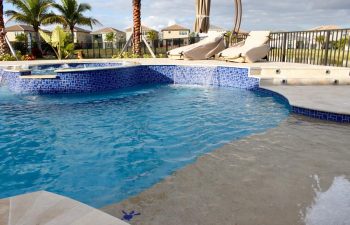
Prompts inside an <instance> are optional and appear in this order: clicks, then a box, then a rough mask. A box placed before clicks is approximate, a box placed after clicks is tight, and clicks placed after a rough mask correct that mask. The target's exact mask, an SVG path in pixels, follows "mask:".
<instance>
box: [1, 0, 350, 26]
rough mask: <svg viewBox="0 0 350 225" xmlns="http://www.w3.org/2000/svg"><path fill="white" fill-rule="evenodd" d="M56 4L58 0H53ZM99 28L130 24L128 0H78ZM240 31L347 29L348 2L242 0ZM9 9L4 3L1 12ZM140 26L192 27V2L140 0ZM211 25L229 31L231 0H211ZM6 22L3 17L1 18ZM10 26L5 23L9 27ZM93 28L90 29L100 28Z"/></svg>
mask: <svg viewBox="0 0 350 225" xmlns="http://www.w3.org/2000/svg"><path fill="white" fill-rule="evenodd" d="M56 1H59V0H56ZM80 2H85V3H89V4H90V5H91V6H92V12H90V13H88V14H87V15H89V16H93V17H95V18H96V19H98V20H99V21H100V22H101V23H102V24H103V26H102V27H114V28H117V29H119V30H124V29H125V28H127V27H129V26H130V25H131V24H132V0H81V1H80ZM242 3H243V20H242V29H243V30H245V31H251V30H272V31H293V30H306V29H311V28H313V27H317V26H320V25H339V26H340V27H343V28H350V0H242ZM7 9H12V6H11V5H9V4H8V3H5V5H4V10H7ZM141 13H142V23H143V24H145V25H147V26H149V27H152V28H154V29H157V30H160V29H162V28H164V27H166V26H168V25H172V24H174V23H177V24H180V25H183V26H186V27H188V28H190V29H192V28H193V24H194V20H195V0H142V11H141ZM210 19H211V24H213V25H216V26H220V27H223V28H226V29H228V30H231V29H232V28H233V20H234V0H212V8H211V15H210ZM5 20H6V18H5ZM10 24H12V23H9V25H10ZM102 27H101V26H96V27H94V29H93V30H96V29H99V28H102Z"/></svg>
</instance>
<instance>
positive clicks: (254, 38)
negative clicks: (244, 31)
mask: <svg viewBox="0 0 350 225" xmlns="http://www.w3.org/2000/svg"><path fill="white" fill-rule="evenodd" d="M269 37H270V31H252V32H250V33H249V35H248V37H247V39H246V40H245V41H242V42H239V43H237V44H235V45H233V46H232V47H230V48H228V49H225V50H223V51H222V52H220V53H219V54H218V55H217V56H218V58H219V59H222V60H226V61H231V62H238V63H245V62H246V63H254V62H257V61H259V60H261V59H263V58H264V57H266V56H267V54H268V53H269V51H270V46H269V45H268V44H267V42H268V41H269Z"/></svg>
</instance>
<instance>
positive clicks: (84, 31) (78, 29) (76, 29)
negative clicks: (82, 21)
mask: <svg viewBox="0 0 350 225" xmlns="http://www.w3.org/2000/svg"><path fill="white" fill-rule="evenodd" d="M74 32H81V33H91V31H90V30H85V29H83V28H80V27H74Z"/></svg>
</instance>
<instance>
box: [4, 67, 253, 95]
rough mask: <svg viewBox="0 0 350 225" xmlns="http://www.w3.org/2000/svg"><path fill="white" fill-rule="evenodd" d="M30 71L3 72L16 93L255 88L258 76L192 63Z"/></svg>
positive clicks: (7, 82) (237, 69) (230, 68)
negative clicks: (34, 74) (49, 74)
mask: <svg viewBox="0 0 350 225" xmlns="http://www.w3.org/2000/svg"><path fill="white" fill-rule="evenodd" d="M25 75H30V72H28V71H27V72H11V71H4V72H3V75H2V76H3V78H2V79H3V80H4V82H5V83H6V84H7V86H8V87H9V88H10V90H12V91H14V92H16V93H33V94H54V93H84V92H99V91H109V90H115V89H119V88H125V87H131V86H135V85H139V84H149V83H164V84H166V83H169V84H170V83H175V84H198V85H213V86H222V87H236V88H244V89H253V88H257V87H259V79H257V78H252V77H248V69H247V68H233V67H193V66H130V67H120V68H113V69H103V68H101V69H100V70H85V71H73V72H64V73H61V72H58V73H57V76H56V78H49V79H43V78H36V79H24V78H23V76H25Z"/></svg>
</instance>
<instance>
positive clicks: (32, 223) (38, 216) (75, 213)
mask: <svg viewBox="0 0 350 225" xmlns="http://www.w3.org/2000/svg"><path fill="white" fill-rule="evenodd" d="M0 224H6V225H38V224H40V225H46V224H50V225H63V224H64V225H97V224H98V225H127V223H125V222H123V221H121V220H119V219H117V218H115V217H113V216H111V215H108V214H106V213H104V212H102V211H100V210H97V209H94V208H92V207H90V206H88V205H85V204H83V203H80V202H77V201H75V200H72V199H70V198H67V197H63V196H60V195H57V194H53V193H50V192H46V191H39V192H34V193H30V194H25V195H18V196H15V197H11V198H6V199H1V200H0Z"/></svg>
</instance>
